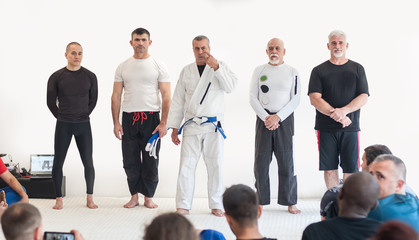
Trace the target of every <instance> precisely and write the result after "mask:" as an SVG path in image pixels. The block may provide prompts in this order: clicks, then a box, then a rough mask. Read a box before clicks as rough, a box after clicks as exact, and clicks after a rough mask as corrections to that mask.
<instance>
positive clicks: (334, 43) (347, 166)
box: [308, 30, 369, 189]
mask: <svg viewBox="0 0 419 240" xmlns="http://www.w3.org/2000/svg"><path fill="white" fill-rule="evenodd" d="M327 47H328V49H329V50H330V59H329V60H328V61H326V62H324V63H322V64H320V65H318V66H317V67H315V68H314V69H313V71H312V72H311V76H310V83H309V87H308V95H309V97H310V102H311V104H312V105H313V106H314V107H315V108H316V124H315V127H314V128H315V129H316V133H317V138H318V139H317V140H318V144H319V152H320V154H319V156H320V164H319V165H320V170H321V171H324V178H325V182H326V187H327V189H330V188H332V187H334V186H337V185H338V184H339V176H338V171H337V169H338V166H339V165H340V166H341V167H342V170H343V173H344V176H343V180H344V181H345V179H346V178H347V177H348V176H349V175H350V174H351V173H354V172H358V170H359V139H358V138H359V131H360V128H359V115H360V108H361V107H362V106H364V105H365V104H366V103H367V100H368V96H369V92H368V83H367V78H366V75H365V71H364V68H363V67H362V66H361V65H360V64H359V63H356V62H354V61H351V60H349V59H348V58H346V56H345V54H346V50H347V48H348V43H347V42H346V35H345V33H344V32H342V31H339V30H335V31H332V32H331V33H330V34H329V42H328V44H327Z"/></svg>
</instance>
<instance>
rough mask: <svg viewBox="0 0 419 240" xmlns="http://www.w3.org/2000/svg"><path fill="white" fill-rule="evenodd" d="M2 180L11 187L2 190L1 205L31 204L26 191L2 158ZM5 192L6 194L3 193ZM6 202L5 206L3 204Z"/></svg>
mask: <svg viewBox="0 0 419 240" xmlns="http://www.w3.org/2000/svg"><path fill="white" fill-rule="evenodd" d="M0 178H1V179H2V180H3V181H4V182H5V183H6V184H7V185H9V186H8V187H5V188H2V189H0V205H2V206H5V207H7V205H11V204H13V203H15V202H19V201H22V202H29V198H28V195H27V194H26V191H25V189H24V188H23V187H22V185H20V183H19V181H18V180H17V179H16V178H15V177H14V176H13V175H12V174H11V173H10V172H9V170H7V167H6V165H4V162H3V160H2V159H1V158H0ZM2 192H4V194H3V193H2ZM3 201H4V204H1V202H3Z"/></svg>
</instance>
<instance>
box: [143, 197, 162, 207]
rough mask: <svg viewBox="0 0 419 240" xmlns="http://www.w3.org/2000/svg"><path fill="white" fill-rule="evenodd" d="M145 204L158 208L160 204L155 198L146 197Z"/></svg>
mask: <svg viewBox="0 0 419 240" xmlns="http://www.w3.org/2000/svg"><path fill="white" fill-rule="evenodd" d="M144 206H145V207H146V208H157V207H158V206H159V205H157V204H156V203H155V202H153V198H149V197H144Z"/></svg>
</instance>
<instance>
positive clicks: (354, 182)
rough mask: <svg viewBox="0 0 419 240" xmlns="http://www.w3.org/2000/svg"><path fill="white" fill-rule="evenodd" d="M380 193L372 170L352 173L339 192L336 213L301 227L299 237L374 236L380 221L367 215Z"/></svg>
mask: <svg viewBox="0 0 419 240" xmlns="http://www.w3.org/2000/svg"><path fill="white" fill-rule="evenodd" d="M379 193H380V187H379V185H378V182H377V180H375V178H374V177H373V176H371V174H369V173H366V172H358V173H354V174H352V175H351V176H349V177H348V178H347V179H346V181H345V182H344V184H343V186H342V189H341V191H340V192H339V196H338V205H339V216H338V217H336V218H332V219H327V220H324V221H320V222H317V223H312V224H310V225H309V226H308V227H307V228H306V229H305V230H304V232H303V237H302V239H303V240H316V239H319V240H320V239H322V240H323V239H341V240H345V239H352V240H356V239H367V238H369V237H371V236H373V235H374V234H375V232H376V231H377V228H378V227H379V225H380V222H378V221H377V220H374V219H370V218H367V216H368V213H369V212H370V210H372V209H374V208H375V207H376V205H377V198H378V195H379Z"/></svg>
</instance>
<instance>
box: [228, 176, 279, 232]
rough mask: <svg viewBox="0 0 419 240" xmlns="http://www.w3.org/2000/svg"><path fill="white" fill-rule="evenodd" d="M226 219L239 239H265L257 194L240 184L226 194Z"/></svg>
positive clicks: (232, 187) (229, 189)
mask: <svg viewBox="0 0 419 240" xmlns="http://www.w3.org/2000/svg"><path fill="white" fill-rule="evenodd" d="M223 204H224V210H225V217H226V219H227V222H228V225H230V229H231V231H232V232H233V233H234V235H236V238H237V239H253V240H256V239H265V240H269V239H271V240H273V238H264V237H263V236H262V234H261V233H260V232H259V228H258V218H260V215H261V214H262V206H261V205H259V200H258V198H257V195H256V192H255V191H253V190H252V189H251V188H250V187H248V186H246V185H243V184H238V185H233V186H231V187H230V188H227V190H226V191H225V192H224V195H223Z"/></svg>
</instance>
